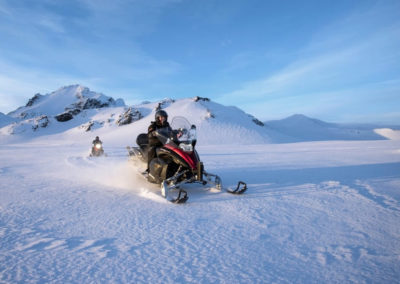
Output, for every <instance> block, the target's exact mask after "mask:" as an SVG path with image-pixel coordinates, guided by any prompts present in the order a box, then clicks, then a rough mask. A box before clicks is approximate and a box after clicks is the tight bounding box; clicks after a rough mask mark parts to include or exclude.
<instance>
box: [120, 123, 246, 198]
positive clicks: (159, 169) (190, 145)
mask: <svg viewBox="0 0 400 284" xmlns="http://www.w3.org/2000/svg"><path fill="white" fill-rule="evenodd" d="M171 127H172V129H173V130H172V131H171V130H170V129H168V128H161V129H158V130H156V137H157V138H158V140H159V141H160V142H161V143H162V146H161V147H158V148H157V149H156V153H157V155H156V158H154V159H153V160H152V161H151V162H150V167H149V173H142V175H143V176H145V177H146V178H147V180H148V181H149V182H151V183H156V184H160V185H161V195H162V196H163V197H165V198H166V199H167V200H169V201H171V202H174V203H184V202H186V201H187V200H188V195H187V192H186V191H185V190H184V189H183V188H182V187H183V186H184V185H185V184H189V183H199V184H202V185H207V184H212V185H213V186H214V187H215V188H216V189H218V190H222V182H221V179H220V177H219V176H218V175H215V174H211V173H208V172H206V171H205V170H204V166H203V163H202V162H201V161H200V157H199V154H198V153H197V151H196V149H195V146H196V126H195V125H190V123H189V122H188V121H187V120H186V119H185V118H183V117H175V118H174V119H173V120H172V122H171ZM136 144H137V145H138V147H127V148H128V152H129V156H130V158H131V159H132V160H134V161H141V162H143V163H146V164H147V148H148V145H147V144H148V138H147V134H144V133H142V134H139V135H138V137H137V139H136ZM246 189H247V185H246V183H244V182H242V181H239V182H238V185H237V187H236V189H226V191H227V192H229V193H232V194H242V193H243V192H245V191H246Z"/></svg>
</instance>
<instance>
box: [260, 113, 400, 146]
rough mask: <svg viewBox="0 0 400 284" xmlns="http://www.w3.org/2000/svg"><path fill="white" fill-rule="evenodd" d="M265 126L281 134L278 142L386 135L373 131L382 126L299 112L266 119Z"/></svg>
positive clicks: (352, 138) (372, 137)
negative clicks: (317, 117) (322, 118)
mask: <svg viewBox="0 0 400 284" xmlns="http://www.w3.org/2000/svg"><path fill="white" fill-rule="evenodd" d="M265 126H266V127H267V128H269V129H272V130H276V131H278V132H280V133H281V134H282V135H283V136H282V137H281V139H280V140H279V142H300V141H326V140H381V139H386V138H387V137H388V136H385V135H382V134H381V132H379V131H375V129H378V128H382V126H377V125H361V124H337V123H328V122H324V121H321V120H318V119H314V118H309V117H307V116H305V115H301V114H295V115H292V116H290V117H288V118H285V119H282V120H272V121H267V122H265ZM391 127H393V126H391ZM396 129H398V127H397V128H396ZM393 131H395V130H393ZM395 132H396V131H395ZM385 137H386V138H385Z"/></svg>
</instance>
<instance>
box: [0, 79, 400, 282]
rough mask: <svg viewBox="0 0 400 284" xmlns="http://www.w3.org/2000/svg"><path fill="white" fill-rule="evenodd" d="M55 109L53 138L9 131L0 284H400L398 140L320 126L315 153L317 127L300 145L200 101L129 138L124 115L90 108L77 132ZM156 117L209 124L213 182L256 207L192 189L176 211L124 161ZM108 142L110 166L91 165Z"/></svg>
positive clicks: (133, 128) (175, 107)
mask: <svg viewBox="0 0 400 284" xmlns="http://www.w3.org/2000/svg"><path fill="white" fill-rule="evenodd" d="M77 87H79V86H74V87H73V88H75V91H74V92H73V93H72V97H73V98H75V97H74V96H75V94H76V88H77ZM81 89H82V88H81ZM63 90H64V91H66V90H65V89H63ZM69 91H71V89H69ZM88 92H89V91H86V93H88ZM67 93H68V92H67ZM68 94H71V93H68ZM53 95H55V94H53ZM68 97H70V98H71V96H68ZM89 97H90V96H89ZM45 98H46V95H43V96H38V98H37V99H36V100H37V101H36V102H33V104H32V106H31V107H34V106H35V104H39V103H41V104H42V106H43V105H44V104H45V103H47V102H46V99H45ZM105 101H108V99H105ZM57 102H58V100H57ZM65 102H67V105H68V106H70V105H71V103H73V102H71V101H70V100H68V101H65ZM92 102H93V101H92ZM114 102H116V101H114ZM119 102H120V103H121V101H119ZM63 103H64V102H63ZM51 105H52V106H53V107H54V112H49V111H47V107H42V108H41V109H40V111H39V107H38V106H36V107H37V108H36V111H35V112H40V115H46V116H47V117H48V120H49V124H48V125H47V126H46V127H41V126H40V123H39V124H35V123H34V122H30V123H29V127H28V126H27V125H28V122H27V119H36V118H37V116H35V115H31V116H30V117H29V118H28V117H25V118H22V117H20V113H21V112H19V113H18V115H17V116H12V115H11V114H8V115H2V116H1V117H0V118H1V121H2V122H4V121H5V120H6V119H7V120H9V121H8V122H7V123H4V124H0V126H2V128H1V129H0V184H1V188H0V240H1V242H0V282H4V283H92V282H93V283H110V282H111V283H339V282H340V283H342V282H344V283H348V282H352V283H354V282H355V283H399V279H400V140H399V139H398V130H397V129H382V128H381V129H380V130H375V132H374V129H370V130H368V133H367V132H362V131H361V132H358V133H357V131H355V132H352V131H353V130H355V129H356V128H354V127H353V128H351V131H350V130H349V128H348V127H347V128H345V130H344V131H345V132H346V133H347V134H346V135H347V136H346V137H345V138H346V139H345V138H344V136H343V133H344V132H343V131H342V132H340V135H339V138H338V139H335V136H333V134H332V133H334V132H335V131H336V130H335V131H333V130H332V127H334V126H332V125H331V124H327V125H324V124H321V123H317V122H316V121H311V123H312V124H315V123H317V124H318V126H314V128H311V129H318V132H319V134H318V135H316V136H315V139H314V140H318V141H310V140H312V139H308V140H307V139H305V137H299V136H296V135H295V134H296V133H298V130H299V127H305V126H304V125H305V122H304V121H303V122H297V124H296V127H295V128H296V129H293V131H289V130H290V129H289V126H288V125H289V124H288V122H287V121H285V122H282V123H283V124H282V125H285V127H284V129H283V126H282V128H281V129H280V128H279V124H276V123H273V124H271V125H270V126H269V125H268V122H266V123H264V125H262V123H259V121H257V120H256V119H255V118H254V117H252V116H249V115H248V114H246V113H244V112H243V111H241V110H240V109H238V108H236V107H225V106H222V105H219V104H217V103H214V102H212V101H207V100H199V99H198V98H197V99H196V100H194V99H192V98H188V99H184V100H177V101H174V100H168V99H167V100H164V101H162V102H160V105H159V104H158V103H143V104H141V105H137V106H134V107H133V108H132V109H134V110H137V111H138V112H139V113H140V118H139V116H137V117H136V118H137V119H136V118H135V119H134V120H132V122H131V123H128V124H125V125H120V126H119V125H118V124H117V121H118V119H119V118H120V117H121V115H122V114H124V113H127V111H128V107H127V106H125V105H124V104H119V103H116V104H115V105H109V106H103V107H101V108H87V109H85V108H83V107H82V108H81V110H80V111H79V113H78V112H76V114H73V118H72V119H70V120H68V121H65V122H59V121H57V120H55V119H54V116H53V115H57V114H59V112H65V107H64V106H63V105H62V104H61V103H60V105H59V106H60V108H58V107H57V110H55V109H56V105H57V104H56V103H54V104H51ZM157 106H160V107H162V108H163V109H165V110H166V111H167V112H168V114H169V120H171V119H173V117H175V116H184V117H186V118H187V119H188V120H189V121H190V122H191V123H193V124H196V125H197V130H198V143H197V149H198V152H199V155H200V157H201V159H202V161H203V162H204V165H205V168H206V170H207V171H209V172H212V173H216V174H218V175H220V176H221V178H222V181H223V184H224V185H225V186H227V187H234V186H235V185H236V183H237V181H239V180H243V181H245V182H247V184H248V190H247V191H246V193H245V194H244V195H241V196H235V195H231V194H229V193H226V192H220V191H217V190H215V189H211V190H208V189H206V188H199V187H198V186H189V187H188V188H187V191H188V194H189V200H188V201H187V203H186V204H183V205H175V204H171V203H169V202H167V201H166V200H165V199H163V198H162V197H161V195H160V192H159V187H158V186H157V185H152V184H149V183H147V182H146V181H145V180H144V179H143V178H142V177H141V176H140V175H139V174H137V168H135V167H136V166H135V165H134V164H132V163H131V162H130V161H128V157H127V152H126V149H125V147H126V146H127V145H134V144H135V139H136V136H137V135H138V134H139V133H141V132H145V131H146V129H147V126H148V124H149V123H150V121H151V120H153V116H154V112H155V108H156V107H157ZM24 108H25V109H24V111H25V112H26V113H33V110H32V108H29V106H28V107H24ZM132 109H131V112H128V114H129V113H134V112H132ZM19 111H22V109H20V110H19ZM30 111H31V112H30ZM14 114H16V113H14ZM10 118H11V120H10ZM298 118H300V117H298ZM303 119H304V117H301V120H303ZM291 120H292V122H290V123H293V117H292V118H291ZM306 121H307V123H306V124H309V123H310V121H309V120H307V119H306ZM90 122H93V124H92V127H91V128H90V129H89V130H88V129H87V127H85V126H88V125H87V124H88V123H90ZM299 123H300V124H299ZM21 125H25V128H24V131H19V132H18V131H16V129H21V128H18V127H22V126H21ZM35 125H39V126H38V127H37V128H36V130H34V129H33V128H32V127H34V126H35ZM308 127H309V126H308ZM324 127H328V128H329V129H330V130H328V132H329V133H330V134H329V135H328V138H327V139H326V140H325V141H321V139H322V138H323V137H324V136H323V135H322V134H323V133H324V130H323V129H324ZM335 127H337V126H335ZM339 128H340V127H337V128H336V129H339ZM341 129H342V130H343V128H341ZM86 130H88V131H86ZM280 130H281V131H280ZM294 130H296V131H297V132H296V131H294ZM361 130H365V128H364V129H361ZM13 131H14V132H13ZM304 131H305V132H307V131H311V130H310V128H306V127H305V128H304ZM365 131H366V130H365ZM11 133H14V134H11ZM336 133H338V132H336ZM348 133H350V134H351V135H353V136H352V137H358V138H357V139H356V138H355V139H350V136H351V135H350V134H349V135H350V136H349V135H348ZM371 133H373V135H372V134H371ZM314 134H315V132H314ZM96 135H98V136H100V138H101V139H102V140H103V145H104V150H105V152H106V153H107V157H101V158H89V157H88V154H89V151H90V146H91V141H92V140H93V138H94V137H95V136H96ZM362 135H365V136H363V137H364V139H361V138H360V137H361V136H362ZM371 135H372V136H371ZM374 135H376V136H374ZM305 140H306V141H305ZM288 141H291V142H295V143H283V142H288ZM272 142H273V143H272Z"/></svg>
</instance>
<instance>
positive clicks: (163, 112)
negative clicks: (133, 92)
mask: <svg viewBox="0 0 400 284" xmlns="http://www.w3.org/2000/svg"><path fill="white" fill-rule="evenodd" d="M160 116H163V117H165V119H166V120H167V119H168V114H167V112H166V111H165V110H162V109H160V110H158V111H157V112H156V115H155V118H156V121H158V118H159V117H160Z"/></svg>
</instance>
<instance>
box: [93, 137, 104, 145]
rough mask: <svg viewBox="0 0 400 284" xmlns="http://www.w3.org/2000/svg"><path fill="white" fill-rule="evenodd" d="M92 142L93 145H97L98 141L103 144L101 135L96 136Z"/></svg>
mask: <svg viewBox="0 0 400 284" xmlns="http://www.w3.org/2000/svg"><path fill="white" fill-rule="evenodd" d="M92 143H93V145H96V144H98V143H100V144H103V142H101V140H100V138H99V136H96V139H94V140H93V142H92Z"/></svg>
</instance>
